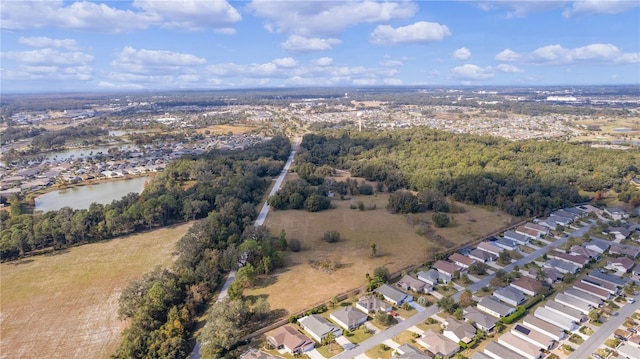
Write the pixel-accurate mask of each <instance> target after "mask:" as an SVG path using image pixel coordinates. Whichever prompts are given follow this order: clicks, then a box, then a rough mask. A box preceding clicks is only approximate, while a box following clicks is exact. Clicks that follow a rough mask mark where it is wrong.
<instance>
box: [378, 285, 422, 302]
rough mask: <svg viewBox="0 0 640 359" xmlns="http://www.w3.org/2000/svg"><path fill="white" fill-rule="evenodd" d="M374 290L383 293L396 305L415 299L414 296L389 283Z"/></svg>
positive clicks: (387, 299) (385, 297) (388, 300)
mask: <svg viewBox="0 0 640 359" xmlns="http://www.w3.org/2000/svg"><path fill="white" fill-rule="evenodd" d="M374 292H376V293H378V294H381V295H382V296H383V297H384V299H385V300H386V301H387V302H390V303H393V304H394V305H402V303H405V302H411V301H413V297H412V296H410V295H408V294H407V293H405V292H403V291H401V290H399V289H396V288H394V287H392V286H390V285H388V284H383V285H381V286H380V287H378V288H376V289H375V290H374Z"/></svg>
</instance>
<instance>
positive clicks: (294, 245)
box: [289, 238, 300, 252]
mask: <svg viewBox="0 0 640 359" xmlns="http://www.w3.org/2000/svg"><path fill="white" fill-rule="evenodd" d="M289 249H290V250H291V251H292V252H300V241H299V240H297V239H295V238H294V239H290V240H289Z"/></svg>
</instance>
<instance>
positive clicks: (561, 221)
mask: <svg viewBox="0 0 640 359" xmlns="http://www.w3.org/2000/svg"><path fill="white" fill-rule="evenodd" d="M547 222H551V223H555V224H556V225H559V226H564V227H566V226H568V225H570V224H571V222H573V219H571V218H567V217H563V216H558V215H555V214H552V215H550V216H549V218H547Z"/></svg>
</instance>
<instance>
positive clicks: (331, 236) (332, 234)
mask: <svg viewBox="0 0 640 359" xmlns="http://www.w3.org/2000/svg"><path fill="white" fill-rule="evenodd" d="M322 240H323V241H325V242H328V243H335V242H338V241H339V240H340V232H338V231H326V232H324V235H322Z"/></svg>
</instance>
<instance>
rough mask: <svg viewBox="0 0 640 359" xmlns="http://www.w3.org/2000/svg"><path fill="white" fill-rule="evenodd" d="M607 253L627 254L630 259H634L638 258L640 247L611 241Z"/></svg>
mask: <svg viewBox="0 0 640 359" xmlns="http://www.w3.org/2000/svg"><path fill="white" fill-rule="evenodd" d="M609 254H614V255H618V256H627V257H629V258H631V259H636V258H638V254H640V247H636V246H632V245H625V244H620V243H612V244H611V247H610V248H609Z"/></svg>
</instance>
